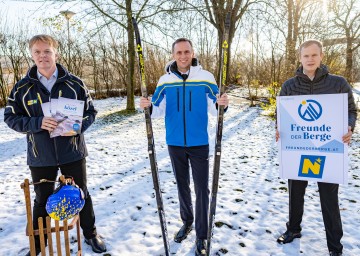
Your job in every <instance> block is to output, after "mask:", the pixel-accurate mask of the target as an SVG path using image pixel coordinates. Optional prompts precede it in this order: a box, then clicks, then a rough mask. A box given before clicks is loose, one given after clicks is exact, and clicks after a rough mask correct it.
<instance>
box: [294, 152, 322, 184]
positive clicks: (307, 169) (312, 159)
mask: <svg viewBox="0 0 360 256" xmlns="http://www.w3.org/2000/svg"><path fill="white" fill-rule="evenodd" d="M325 158H326V157H325V156H308V155H302V156H301V159H300V167H299V174H298V176H299V177H310V178H319V179H321V178H322V175H323V171H324V165H325Z"/></svg>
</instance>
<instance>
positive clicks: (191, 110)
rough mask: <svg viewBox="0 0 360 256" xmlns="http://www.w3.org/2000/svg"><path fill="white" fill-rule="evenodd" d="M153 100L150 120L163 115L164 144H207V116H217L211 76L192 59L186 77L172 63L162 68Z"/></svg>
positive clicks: (215, 90)
mask: <svg viewBox="0 0 360 256" xmlns="http://www.w3.org/2000/svg"><path fill="white" fill-rule="evenodd" d="M165 70H166V72H167V73H166V74H165V75H163V76H162V77H161V78H160V80H159V82H158V84H157V87H156V90H155V93H154V95H153V97H152V104H153V107H152V115H151V116H152V117H161V116H165V127H166V143H167V144H168V145H171V146H182V147H192V146H201V145H208V144H209V136H208V113H209V112H210V113H211V114H213V115H216V114H217V110H216V94H218V93H219V89H218V86H217V85H216V81H215V78H214V76H213V75H212V74H211V73H210V72H208V71H206V70H203V69H202V67H201V66H200V65H198V63H197V60H196V59H194V60H193V65H192V66H191V67H190V72H189V74H188V77H187V78H186V77H182V76H181V74H180V73H179V72H178V71H177V67H176V62H175V61H173V62H171V63H170V64H168V65H167V67H166V68H165Z"/></svg>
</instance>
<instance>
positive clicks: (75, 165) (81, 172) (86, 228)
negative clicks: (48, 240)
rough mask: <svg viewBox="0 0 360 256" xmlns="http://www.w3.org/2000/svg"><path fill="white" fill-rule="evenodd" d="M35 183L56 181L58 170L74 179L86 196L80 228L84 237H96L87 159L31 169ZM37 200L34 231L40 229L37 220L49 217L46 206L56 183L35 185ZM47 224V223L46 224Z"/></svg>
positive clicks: (81, 213) (37, 240)
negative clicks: (87, 177) (87, 179)
mask: <svg viewBox="0 0 360 256" xmlns="http://www.w3.org/2000/svg"><path fill="white" fill-rule="evenodd" d="M29 168H30V170H31V177H32V180H33V182H34V183H35V182H39V181H40V180H41V179H47V180H56V177H57V174H58V169H60V170H61V173H62V174H63V175H65V176H71V177H73V178H74V181H75V184H77V185H78V186H79V187H80V188H81V189H82V190H83V191H84V194H85V205H84V207H83V209H82V210H81V212H80V226H81V228H82V230H83V234H84V237H85V238H87V239H89V238H93V237H95V236H96V227H95V214H94V210H93V205H92V201H91V197H90V194H89V191H88V189H87V186H86V160H85V158H84V159H82V160H79V161H76V162H72V163H68V164H64V165H60V166H47V167H32V166H30V167H29ZM34 191H35V200H34V208H33V225H34V229H38V222H37V219H38V218H39V217H43V219H44V220H45V218H46V216H48V214H47V212H46V209H45V206H46V201H47V199H48V197H49V196H50V195H51V194H52V193H53V192H54V183H52V182H44V183H40V184H37V185H34ZM44 224H46V222H44ZM35 238H36V241H35V242H36V247H37V248H39V247H40V246H39V238H38V236H36V237H35Z"/></svg>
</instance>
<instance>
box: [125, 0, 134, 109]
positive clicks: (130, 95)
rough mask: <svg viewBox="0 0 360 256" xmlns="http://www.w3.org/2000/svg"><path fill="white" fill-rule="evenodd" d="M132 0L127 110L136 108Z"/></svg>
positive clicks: (128, 7)
mask: <svg viewBox="0 0 360 256" xmlns="http://www.w3.org/2000/svg"><path fill="white" fill-rule="evenodd" d="M131 2H132V1H131V0H126V16H127V36H128V63H129V65H128V80H127V81H128V82H127V102H126V110H135V99H134V87H135V80H134V69H135V68H134V67H135V54H136V53H135V43H134V27H133V25H132V20H131V18H132V9H131Z"/></svg>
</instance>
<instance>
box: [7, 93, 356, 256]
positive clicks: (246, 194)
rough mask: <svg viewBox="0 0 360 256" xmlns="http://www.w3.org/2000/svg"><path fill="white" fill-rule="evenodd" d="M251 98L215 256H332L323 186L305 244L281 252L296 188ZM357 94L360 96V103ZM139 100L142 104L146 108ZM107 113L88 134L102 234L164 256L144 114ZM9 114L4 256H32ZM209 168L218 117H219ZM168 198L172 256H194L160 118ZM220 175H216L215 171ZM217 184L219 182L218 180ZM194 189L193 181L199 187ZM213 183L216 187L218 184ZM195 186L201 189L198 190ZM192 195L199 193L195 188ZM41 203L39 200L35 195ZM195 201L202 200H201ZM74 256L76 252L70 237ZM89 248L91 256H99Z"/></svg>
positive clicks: (351, 237) (235, 144)
mask: <svg viewBox="0 0 360 256" xmlns="http://www.w3.org/2000/svg"><path fill="white" fill-rule="evenodd" d="M357 89H358V93H359V89H360V86H359V87H358V88H357ZM244 96H246V92H244V91H243V90H239V89H236V90H233V91H231V92H229V97H230V104H231V105H230V108H229V110H228V111H227V113H226V115H225V120H224V130H223V143H222V145H223V154H222V158H221V171H220V181H219V191H218V201H217V210H216V217H215V221H216V222H217V223H218V224H219V226H220V225H221V224H223V225H222V226H221V227H215V229H214V236H213V240H212V241H213V243H212V256H214V255H220V256H221V255H226V256H228V255H229V256H250V255H251V256H254V255H256V256H270V255H271V256H285V255H286V256H289V255H290V256H298V255H299V256H301V255H304V256H310V255H317V256H318V255H319V256H321V255H327V248H326V240H325V232H324V226H323V222H322V216H321V209H320V202H319V195H318V188H317V185H316V183H315V182H309V186H308V188H307V192H306V196H305V213H304V218H303V223H302V227H303V231H302V235H303V236H302V238H301V239H296V240H294V242H293V243H291V244H286V245H279V244H278V243H277V242H276V239H277V237H278V236H279V235H280V234H281V233H282V232H284V231H285V223H286V221H287V218H288V193H287V191H286V189H287V181H286V180H284V179H280V178H279V166H278V164H279V162H278V145H277V144H276V142H275V140H274V121H272V120H271V119H269V118H268V117H267V116H265V115H264V111H263V110H262V109H261V108H259V107H252V108H250V107H249V102H247V101H246V100H244V99H243V97H244ZM359 98H360V97H359V95H358V94H357V99H359ZM138 103H139V98H136V104H137V106H138ZM94 104H95V107H96V108H97V110H98V111H99V113H98V116H97V119H96V121H95V123H94V124H93V125H92V126H91V127H90V128H89V129H88V130H87V131H86V133H85V138H86V141H87V147H88V151H89V156H88V157H87V168H88V188H89V191H90V194H91V196H92V200H93V203H94V210H95V215H96V225H97V230H98V233H99V234H100V235H101V236H102V238H103V239H104V240H105V242H106V243H107V248H108V252H107V253H108V254H109V255H114V256H115V255H116V256H117V255H122V256H123V255H125V256H127V255H129V256H130V255H131V256H134V255H139V256H140V255H141V256H143V255H154V256H155V255H164V249H163V241H162V238H161V229H160V224H159V217H158V213H157V206H156V200H155V198H154V190H153V185H152V178H151V171H150V167H149V159H148V153H147V150H146V149H147V140H146V132H145V121H144V115H143V113H142V112H141V111H140V110H139V109H138V110H139V111H138V113H137V114H135V115H132V116H127V117H124V116H118V115H116V112H118V111H120V110H122V109H124V108H125V106H126V98H109V99H104V100H95V101H94ZM3 113H4V109H0V152H1V154H0V202H1V208H0V241H1V251H0V256H16V255H20V256H22V255H25V253H26V252H27V251H28V248H29V247H28V240H27V237H26V236H25V225H26V212H25V203H24V196H23V192H22V190H21V189H20V184H21V182H23V180H24V179H25V178H30V171H29V170H28V167H27V166H26V140H25V135H24V134H21V133H17V132H15V131H12V130H11V129H9V128H8V127H7V126H6V124H5V123H4V122H3ZM210 124H211V125H210V127H211V129H210V134H211V138H210V148H211V152H210V165H211V166H210V170H212V163H213V150H212V149H213V148H214V143H213V142H214V130H215V124H216V120H215V119H214V118H212V119H211V120H210ZM153 128H154V136H155V147H156V153H157V161H158V168H159V177H160V185H161V189H162V192H163V193H162V198H163V200H164V208H165V216H166V221H167V228H168V234H169V241H170V248H171V249H170V250H171V253H172V255H175V254H176V255H181V256H190V255H194V249H195V248H194V243H195V232H194V231H192V232H191V233H190V235H189V236H188V238H187V239H186V240H184V241H183V242H182V243H181V244H177V243H175V242H174V241H173V236H174V234H175V233H176V232H177V231H178V229H179V228H180V227H181V225H182V223H181V220H180V217H179V202H178V197H177V189H176V185H175V181H174V176H173V173H172V170H171V164H170V159H169V156H168V153H167V146H166V144H165V138H164V122H163V120H162V119H156V120H155V119H154V120H153ZM359 132H360V124H359V123H358V126H357V128H356V130H355V133H354V135H353V141H352V143H351V145H350V147H349V182H348V184H347V185H340V189H339V198H340V209H341V216H342V222H343V229H344V236H343V239H342V243H343V245H344V255H346V256H357V255H360V232H359V226H360V204H359V202H360V191H359V190H360V173H359V171H360V133H359ZM210 173H212V171H210ZM210 176H211V177H212V175H210ZM191 184H192V182H191ZM209 184H211V180H210V183H209ZM191 186H192V185H191ZM192 190H193V187H192ZM31 194H32V196H33V195H34V193H31ZM193 199H194V198H193ZM70 234H71V241H72V242H71V249H72V250H73V253H72V255H75V253H76V251H77V250H76V243H75V242H74V236H75V234H74V232H71V231H70ZM82 242H83V250H84V251H83V252H84V255H86V256H87V255H96V254H94V253H93V252H92V251H91V249H90V247H89V246H88V245H86V244H85V243H84V240H82Z"/></svg>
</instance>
